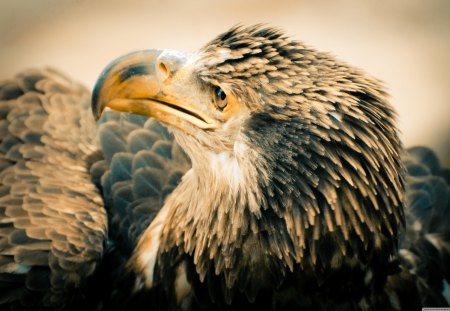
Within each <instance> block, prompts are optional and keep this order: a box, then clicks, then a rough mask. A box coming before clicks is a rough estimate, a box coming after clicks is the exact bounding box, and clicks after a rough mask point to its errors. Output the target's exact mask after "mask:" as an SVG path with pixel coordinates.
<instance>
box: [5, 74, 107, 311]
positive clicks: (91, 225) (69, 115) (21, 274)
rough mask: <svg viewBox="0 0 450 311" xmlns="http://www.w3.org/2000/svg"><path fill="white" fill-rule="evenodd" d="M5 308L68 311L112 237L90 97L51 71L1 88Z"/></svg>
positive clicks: (23, 78)
mask: <svg viewBox="0 0 450 311" xmlns="http://www.w3.org/2000/svg"><path fill="white" fill-rule="evenodd" d="M0 140H1V142H0V309H4V308H5V307H6V306H7V305H9V306H10V307H14V306H16V307H19V306H30V307H33V306H51V307H55V308H64V307H65V305H67V304H68V303H70V301H71V299H72V298H73V297H75V296H74V294H75V293H76V292H78V289H79V288H81V287H82V286H83V285H84V283H85V282H86V279H87V278H88V277H89V276H90V275H92V273H93V272H94V271H95V270H96V268H97V265H98V264H99V262H100V260H101V258H102V254H103V249H104V242H105V240H106V235H107V217H106V213H105V210H104V208H103V201H102V198H101V196H100V194H99V192H98V190H97V188H96V187H95V185H94V184H93V183H92V181H91V176H90V172H89V165H90V164H89V163H90V162H91V161H90V156H91V155H92V154H93V153H95V151H96V149H97V147H96V144H95V122H94V120H93V117H92V115H91V112H90V94H89V92H88V91H87V90H86V89H85V88H83V87H81V86H80V85H78V84H75V83H73V82H71V81H70V80H69V79H67V78H66V77H64V76H63V75H61V74H60V73H57V72H55V71H53V70H49V69H46V70H29V71H26V72H24V73H22V74H19V75H18V76H17V77H16V78H15V79H13V80H9V81H4V82H3V83H1V84H0Z"/></svg>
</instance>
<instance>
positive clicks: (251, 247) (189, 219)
mask: <svg viewBox="0 0 450 311" xmlns="http://www.w3.org/2000/svg"><path fill="white" fill-rule="evenodd" d="M261 161H262V160H261V158H260V157H259V155H258V152H257V151H256V150H250V149H248V148H247V147H246V146H244V145H241V146H235V148H234V150H233V152H223V153H218V154H217V153H214V154H213V153H211V154H204V155H203V158H202V159H197V161H193V167H192V169H191V170H190V171H189V172H187V173H186V174H185V176H184V177H183V179H182V181H181V182H180V184H179V185H178V187H177V188H176V189H175V190H174V192H173V193H172V194H171V195H170V196H169V197H168V199H167V201H166V204H165V208H168V215H167V221H166V226H165V227H164V229H163V230H162V233H161V246H160V253H164V252H167V253H168V252H169V251H171V250H172V249H173V248H174V247H175V248H177V249H178V250H179V253H183V254H187V255H188V256H190V257H192V259H193V262H194V263H195V264H196V270H197V272H198V273H199V275H200V278H202V277H204V275H205V274H206V273H207V272H208V269H211V267H213V269H215V271H217V272H224V273H225V274H226V271H227V270H231V268H233V269H236V266H235V265H234V263H233V262H235V261H236V260H241V263H242V264H243V266H245V265H246V264H245V262H248V265H250V262H251V265H252V267H253V268H255V269H256V268H257V267H258V262H257V261H259V260H266V259H263V258H264V257H265V256H266V255H264V254H262V253H261V254H260V253H259V251H260V250H261V251H262V248H266V247H267V245H264V246H263V245H261V234H263V233H262V232H261V231H263V229H262V228H261V226H262V224H264V226H266V227H270V228H274V227H275V226H272V225H269V224H268V223H264V221H269V222H270V221H271V219H265V220H264V221H261V220H262V219H263V218H264V217H265V216H264V214H265V213H266V212H267V211H266V210H265V209H264V208H263V206H264V200H265V197H264V193H262V188H261V182H263V181H264V179H265V176H268V174H267V172H265V166H264V163H262V162H261ZM258 164H259V165H258ZM265 252H266V254H267V253H270V251H267V249H266V250H265ZM211 263H213V265H211ZM260 264H261V265H264V266H268V264H267V263H262V262H260ZM229 285H231V284H229Z"/></svg>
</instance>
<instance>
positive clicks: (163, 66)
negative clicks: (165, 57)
mask: <svg viewBox="0 0 450 311" xmlns="http://www.w3.org/2000/svg"><path fill="white" fill-rule="evenodd" d="M158 73H159V74H160V76H161V80H163V81H164V80H166V79H167V78H168V77H169V76H170V68H169V65H168V64H167V63H166V62H164V61H159V64H158Z"/></svg>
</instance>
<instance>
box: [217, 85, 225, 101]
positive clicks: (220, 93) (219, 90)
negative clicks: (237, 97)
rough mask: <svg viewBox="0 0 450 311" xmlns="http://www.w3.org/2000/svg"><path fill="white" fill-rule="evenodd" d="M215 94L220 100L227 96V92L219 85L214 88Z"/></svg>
mask: <svg viewBox="0 0 450 311" xmlns="http://www.w3.org/2000/svg"><path fill="white" fill-rule="evenodd" d="M216 95H217V98H220V100H224V99H225V98H227V94H225V92H224V91H223V90H222V88H220V87H217V88H216Z"/></svg>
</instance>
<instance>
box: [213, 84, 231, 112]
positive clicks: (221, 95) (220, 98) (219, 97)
mask: <svg viewBox="0 0 450 311" xmlns="http://www.w3.org/2000/svg"><path fill="white" fill-rule="evenodd" d="M214 95H215V98H216V105H217V108H218V109H219V110H220V111H223V110H224V109H225V108H226V107H227V105H228V101H227V94H226V93H225V91H224V90H223V89H222V88H221V87H220V86H216V87H215V89H214Z"/></svg>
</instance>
